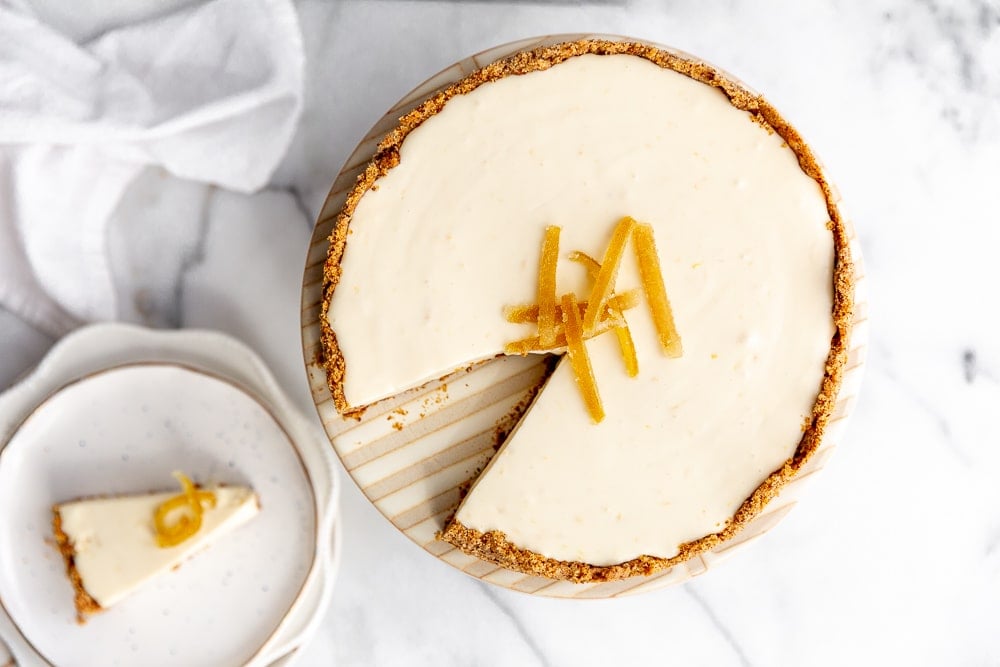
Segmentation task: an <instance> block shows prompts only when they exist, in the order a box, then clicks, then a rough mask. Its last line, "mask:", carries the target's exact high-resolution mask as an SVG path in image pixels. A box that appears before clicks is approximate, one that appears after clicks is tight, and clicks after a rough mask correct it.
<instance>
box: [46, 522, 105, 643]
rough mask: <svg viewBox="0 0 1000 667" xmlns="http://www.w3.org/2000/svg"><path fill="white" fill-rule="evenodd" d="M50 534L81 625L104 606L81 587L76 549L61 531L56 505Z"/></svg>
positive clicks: (102, 609) (81, 580) (81, 581)
mask: <svg viewBox="0 0 1000 667" xmlns="http://www.w3.org/2000/svg"><path fill="white" fill-rule="evenodd" d="M52 534H53V535H54V536H55V538H56V546H57V547H58V548H59V553H60V554H62V557H63V561H64V562H65V563H66V576H67V577H69V580H70V583H72V584H73V590H74V591H75V595H74V598H73V602H74V604H75V605H76V621H77V623H80V624H81V625H82V624H83V623H85V622H86V621H87V616H88V615H89V614H96V613H98V612H101V611H104V607H102V606H101V605H100V604H99V603H98V602H97V600H95V599H94V598H92V597H91V596H90V593H88V592H87V589H85V588H84V587H83V578H82V577H81V576H80V573H79V571H77V569H76V563H75V561H74V559H75V557H76V549H75V548H74V547H73V542H72V541H71V540H70V539H69V535H67V534H66V533H64V532H63V529H62V516H60V514H59V506H58V505H57V506H55V507H53V508H52Z"/></svg>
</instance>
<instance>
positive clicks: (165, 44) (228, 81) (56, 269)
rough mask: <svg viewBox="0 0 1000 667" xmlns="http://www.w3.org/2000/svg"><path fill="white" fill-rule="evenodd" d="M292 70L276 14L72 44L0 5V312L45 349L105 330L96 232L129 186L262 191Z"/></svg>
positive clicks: (189, 15) (256, 10)
mask: <svg viewBox="0 0 1000 667" xmlns="http://www.w3.org/2000/svg"><path fill="white" fill-rule="evenodd" d="M126 4H127V3H126ZM112 23H113V22H112ZM303 64H304V55H303V47H302V39H301V34H300V32H299V26H298V19H297V17H296V13H295V10H294V8H293V6H292V5H291V2H290V0H213V1H212V2H208V3H205V4H199V5H194V6H190V5H189V6H185V7H182V8H180V9H177V10H176V11H173V12H171V13H169V14H167V15H160V16H156V17H154V18H150V19H147V20H136V19H134V18H132V17H129V20H126V22H125V23H124V24H119V25H114V26H113V27H111V28H110V29H108V30H106V31H105V32H103V34H101V35H100V36H99V37H97V38H95V39H92V40H90V41H86V42H83V43H82V44H78V43H76V42H75V41H73V39H72V38H71V36H69V35H64V34H62V33H60V32H59V31H57V30H56V29H55V28H52V27H50V26H48V25H46V24H45V23H44V22H43V21H42V20H41V19H39V18H37V17H36V16H32V12H31V11H30V10H27V9H25V8H24V7H22V8H21V9H20V10H17V9H14V8H12V7H11V6H7V7H4V6H3V4H0V306H3V307H4V308H7V309H9V310H12V311H14V312H15V313H16V314H18V315H19V316H21V317H23V318H24V319H26V320H28V321H29V322H31V323H32V324H34V325H35V326H37V327H39V328H41V329H43V330H45V331H47V332H49V333H51V334H53V335H61V334H63V333H65V332H66V331H68V330H70V329H72V328H73V327H74V326H76V325H78V324H79V323H81V322H85V321H91V320H102V319H114V318H115V316H116V312H117V306H116V297H115V289H114V284H113V281H112V275H111V269H110V265H109V256H108V242H107V227H108V221H109V219H110V218H111V217H112V216H113V214H114V212H115V208H116V207H117V205H118V203H119V201H120V200H121V198H122V196H123V195H124V194H125V192H126V191H127V190H128V188H129V186H130V184H131V183H133V181H135V179H136V177H137V176H138V175H139V174H140V173H142V171H143V170H145V169H147V168H149V167H150V166H155V167H161V168H162V169H165V170H166V171H167V172H169V173H170V174H172V175H174V176H176V177H179V178H184V179H190V180H194V181H199V182H203V183H209V184H215V185H218V186H221V187H224V188H229V189H231V190H236V191H240V192H252V191H254V190H257V189H259V188H261V187H263V186H264V185H266V184H267V182H268V179H269V178H270V176H271V173H272V172H273V171H274V169H275V167H276V166H277V165H278V163H279V161H280V160H281V158H282V157H283V156H284V154H285V151H286V150H287V148H288V145H289V143H290V141H291V139H292V136H293V133H294V131H295V127H296V124H297V122H298V117H299V113H300V111H301V107H302V81H303ZM150 261H155V257H151V258H150Z"/></svg>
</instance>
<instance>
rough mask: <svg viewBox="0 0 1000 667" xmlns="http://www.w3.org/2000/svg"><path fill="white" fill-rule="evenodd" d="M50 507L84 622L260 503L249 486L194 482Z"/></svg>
mask: <svg viewBox="0 0 1000 667" xmlns="http://www.w3.org/2000/svg"><path fill="white" fill-rule="evenodd" d="M188 484H189V482H188ZM194 505H198V509H192V507H194ZM52 511H53V517H52V530H53V534H54V535H55V538H56V543H57V544H58V546H59V551H60V553H62V555H63V559H64V560H65V562H66V573H67V576H68V577H69V579H70V581H71V582H72V584H73V588H74V589H75V591H76V597H75V602H76V610H77V615H78V617H79V619H80V620H81V622H82V621H83V620H84V619H85V618H86V616H87V615H88V614H94V613H96V612H99V611H103V610H105V609H108V608H109V607H111V606H112V605H114V604H116V603H117V602H119V601H120V600H121V599H122V598H124V597H126V596H127V595H129V594H130V593H132V592H133V591H135V590H136V589H137V588H139V587H140V586H142V585H143V584H145V583H146V582H148V581H149V580H151V579H153V578H154V577H157V576H159V575H160V574H163V573H164V572H168V571H170V570H173V569H175V568H177V567H178V566H179V565H180V564H181V563H183V562H184V561H185V560H187V559H188V558H189V557H191V556H192V555H194V554H195V553H197V552H199V551H201V550H203V549H205V548H206V547H208V546H209V545H210V544H212V543H213V542H215V541H217V540H218V539H220V538H222V537H223V536H224V535H226V534H227V533H229V532H231V531H232V530H234V529H236V528H238V527H239V526H241V525H243V524H244V523H246V522H247V521H249V520H250V519H252V518H253V517H254V516H256V515H257V513H258V512H259V511H260V502H259V500H258V498H257V494H256V493H254V492H253V490H252V489H249V488H246V487H241V486H220V487H217V488H213V489H210V490H203V489H196V488H194V487H191V493H190V495H189V494H188V493H182V494H177V493H176V492H175V493H148V494H139V495H127V496H114V497H108V498H89V499H81V500H75V501H72V502H66V503H61V504H59V505H56V506H55V507H53V510H52Z"/></svg>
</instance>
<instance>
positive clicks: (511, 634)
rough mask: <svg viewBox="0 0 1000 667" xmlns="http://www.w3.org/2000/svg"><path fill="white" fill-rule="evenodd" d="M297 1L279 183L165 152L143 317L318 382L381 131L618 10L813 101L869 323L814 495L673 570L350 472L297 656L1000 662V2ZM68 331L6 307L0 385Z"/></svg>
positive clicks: (131, 218) (809, 104)
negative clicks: (327, 237)
mask: <svg viewBox="0 0 1000 667" xmlns="http://www.w3.org/2000/svg"><path fill="white" fill-rule="evenodd" d="M299 10H300V17H301V23H302V30H303V36H304V39H305V44H306V48H307V54H308V64H307V90H306V106H305V111H304V113H303V116H302V120H301V124H300V127H299V130H298V132H297V135H296V137H295V139H294V141H293V144H292V147H291V149H290V151H289V153H288V155H287V157H286V158H285V160H284V162H283V164H282V166H281V167H280V168H279V170H278V172H277V173H276V174H275V176H274V178H273V180H272V183H271V185H270V187H268V188H267V189H265V190H263V191H261V192H259V193H257V194H255V195H240V194H235V193H231V192H227V191H224V190H220V189H217V188H210V187H205V186H201V185H197V184H192V183H185V182H181V181H178V180H176V179H173V178H172V177H169V176H167V175H165V174H163V173H161V172H156V171H152V170H151V171H150V172H148V173H147V174H146V176H144V177H143V180H142V182H141V183H139V184H138V185H137V186H136V187H135V188H134V189H133V191H132V192H130V194H129V197H128V199H127V201H125V202H123V204H122V207H121V209H120V210H119V212H118V215H117V216H116V221H115V223H114V224H113V225H112V229H111V237H110V238H109V246H110V248H111V250H112V256H113V258H114V265H115V274H116V280H117V285H118V288H119V291H120V294H121V296H122V298H121V300H120V302H121V303H122V304H123V305H122V309H121V312H120V313H119V316H120V318H121V319H123V320H128V321H134V322H140V323H146V324H148V325H151V326H156V327H205V328H211V329H219V330H223V331H226V332H228V333H230V334H233V335H235V336H237V337H239V338H241V339H243V340H244V341H246V342H247V343H249V344H250V345H251V346H252V347H254V348H255V349H256V350H257V351H258V352H259V353H260V354H261V355H262V356H263V357H264V358H265V360H266V361H267V362H268V363H269V364H270V365H271V367H272V368H273V369H274V371H275V374H276V376H277V378H278V380H279V381H280V382H281V383H282V384H283V385H284V387H285V388H286V389H287V390H288V391H289V392H290V394H291V395H292V396H293V398H295V400H296V401H297V402H298V403H299V404H300V405H301V406H303V407H304V408H310V403H309V396H308V391H307V388H306V383H305V380H304V377H303V372H302V364H301V352H300V346H299V324H298V315H299V307H298V293H299V284H300V278H301V265H302V261H303V258H304V252H305V248H306V244H307V240H308V236H309V231H310V227H311V223H312V219H313V216H314V215H315V213H316V212H317V211H318V210H319V207H320V204H321V203H322V200H323V198H324V196H325V194H326V190H327V188H328V186H329V183H330V181H331V179H332V177H333V176H334V175H335V174H336V172H337V171H338V169H339V167H340V165H341V163H342V161H343V160H344V159H345V158H346V156H347V155H348V153H349V152H350V151H351V149H352V148H353V146H354V144H355V143H356V141H357V139H358V138H360V137H361V136H362V135H363V134H364V133H365V132H366V131H367V130H368V127H369V125H370V124H371V123H372V122H373V121H374V120H375V119H377V118H378V117H379V116H381V114H382V113H383V112H384V110H385V109H386V108H388V107H389V106H390V105H391V104H392V103H394V102H395V101H396V100H397V99H398V98H399V97H400V96H401V95H403V94H404V93H405V92H407V91H408V90H409V89H410V88H411V87H413V86H414V85H415V84H417V83H418V82H420V81H421V80H423V79H424V78H426V77H427V76H429V75H430V74H432V73H434V72H436V71H437V70H439V69H441V68H443V67H445V66H447V65H448V64H450V63H451V62H453V61H455V60H457V59H459V58H460V57H462V56H464V55H467V54H468V53H471V52H475V51H478V50H480V49H482V48H485V47H487V46H490V45H493V44H496V43H500V42H505V41H509V40H512V39H516V38H520V37H524V36H528V35H532V34H540V33H553V32H586V31H600V32H610V33H623V34H633V35H636V36H640V37H644V38H648V39H652V40H655V41H659V42H663V43H667V44H671V45H674V46H677V47H679V48H682V49H684V50H687V51H691V52H693V53H697V54H699V55H701V56H703V57H705V58H706V59H708V60H709V61H712V62H715V63H716V64H718V65H720V66H722V67H724V68H726V69H728V70H730V71H731V72H734V73H736V74H737V75H738V76H740V77H741V78H743V79H744V80H745V81H747V82H748V83H750V84H751V85H753V86H754V87H756V88H758V89H759V90H762V91H764V92H765V93H766V94H767V95H768V96H769V98H770V99H771V101H772V102H774V103H775V105H776V106H777V107H778V108H779V109H781V110H782V112H783V113H784V114H785V115H786V116H787V117H788V118H790V119H791V120H792V121H793V122H794V123H795V124H796V125H797V126H798V128H799V129H800V130H801V131H802V133H803V134H804V135H805V136H806V138H807V139H808V140H809V141H810V142H811V143H812V145H813V147H814V148H815V150H816V151H817V152H818V153H819V155H820V156H821V157H822V158H823V160H824V162H825V163H826V165H827V167H828V169H829V172H830V174H831V175H832V176H833V178H834V179H835V180H836V182H837V183H838V185H839V187H840V189H841V192H842V194H843V196H844V198H845V200H846V202H847V205H848V210H849V211H850V212H851V214H852V217H853V218H854V220H855V223H856V226H857V228H858V232H859V234H860V237H861V239H862V244H863V247H864V250H865V253H866V262H867V273H868V277H869V283H870V291H871V292H870V301H871V312H872V329H871V331H872V345H871V350H870V356H869V362H868V374H867V378H866V384H865V387H864V389H863V391H862V400H861V402H860V404H859V406H858V408H857V410H856V412H855V415H854V419H853V423H852V426H851V428H850V429H849V434H848V437H847V438H846V441H845V442H844V443H843V444H842V446H841V447H840V449H839V450H838V452H837V454H836V455H835V457H834V458H833V460H832V461H831V463H829V464H828V465H827V467H826V469H825V471H824V472H823V473H822V474H821V475H818V476H817V477H816V478H815V481H814V482H813V484H812V485H811V489H810V492H809V493H808V494H807V496H806V498H805V500H804V501H803V502H801V503H800V504H799V506H798V507H797V508H796V510H795V511H794V512H792V513H791V514H790V515H789V516H788V517H787V518H786V519H785V520H784V521H783V522H782V523H781V524H780V525H779V526H778V527H777V528H776V529H775V530H773V531H772V532H771V533H769V534H768V535H767V536H765V537H764V538H762V539H761V540H760V541H759V542H757V543H756V544H754V545H753V546H752V547H750V548H749V549H747V550H746V551H744V552H743V553H741V554H739V555H738V556H737V557H735V558H734V559H732V560H731V561H729V562H727V563H726V564H724V565H722V566H721V567H719V568H718V569H716V570H713V571H712V572H711V573H709V574H708V575H707V576H705V577H702V578H700V579H698V580H696V581H694V582H692V583H689V584H686V585H684V586H681V587H677V588H674V589H669V590H665V591H660V592H657V593H652V594H648V595H645V596H639V597H635V598H630V599H622V600H615V601H593V602H572V601H556V600H546V599H534V598H532V597H530V596H527V595H522V594H517V593H512V592H508V591H506V590H500V589H497V588H493V587H489V586H487V585H483V584H481V583H480V582H478V581H474V580H473V579H471V578H468V577H464V576H462V575H460V574H459V573H457V572H455V571H454V570H453V569H452V568H451V567H449V566H448V565H445V564H444V563H441V562H438V561H437V560H435V559H434V558H432V557H431V556H429V555H428V554H426V553H425V552H423V551H422V550H421V549H419V548H418V547H416V546H415V545H413V544H411V543H410V542H409V541H408V540H407V539H406V538H404V537H403V536H402V535H401V534H399V533H398V532H396V531H395V529H394V528H392V526H391V525H390V524H389V523H388V522H387V521H385V520H384V519H383V518H382V517H381V515H379V514H378V513H377V512H376V511H375V510H374V509H373V507H372V506H371V505H370V504H369V503H368V502H367V501H366V500H365V499H364V498H363V496H361V494H360V492H358V491H357V489H356V488H355V487H354V486H353V485H351V484H345V485H344V498H343V509H344V530H345V531H346V540H345V549H344V563H343V567H342V570H341V576H340V581H339V583H338V588H337V591H336V594H335V600H334V603H333V605H332V607H331V609H330V610H329V612H328V613H327V615H326V618H325V619H324V621H323V624H322V626H321V628H320V631H319V633H318V634H317V636H316V637H315V639H314V640H313V641H312V643H311V644H310V645H309V646H308V647H307V648H306V649H304V650H303V652H302V655H301V656H300V660H299V663H298V664H301V665H304V666H312V665H317V666H318V665H329V664H337V665H399V664H409V665H467V664H477V665H589V664H597V665H600V664H639V663H652V664H663V663H667V662H669V663H670V664H684V665H805V664H808V665H842V664H886V663H888V664H907V665H942V664H949V665H995V664H1000V484H998V481H997V480H998V477H1000V427H998V426H997V421H996V417H995V413H996V411H997V408H998V406H1000V337H998V336H997V333H998V331H1000V313H998V311H997V308H996V306H995V303H996V297H995V295H994V288H995V286H997V285H1000V262H998V261H997V260H996V257H995V255H996V253H997V249H998V248H1000V224H998V220H997V214H996V207H995V203H994V202H995V197H996V192H997V187H998V186H997V185H996V182H997V178H998V177H1000V68H997V67H996V64H997V63H998V62H1000V5H997V4H996V3H995V2H983V1H980V2H975V1H969V2H962V3H958V2H956V3H944V2H940V3H939V2H936V1H934V0H919V1H910V0H877V1H874V2H867V3H848V2H843V1H838V0H824V1H822V2H815V3H791V2H788V3H773V2H767V3H753V4H752V5H751V4H750V3H745V4H740V3H735V2H728V3H712V4H707V3H659V2H635V3H625V2H621V3H617V2H611V3H602V2H578V3H570V2H565V3H559V2H550V3H532V2H518V3H511V4H502V3H492V2H461V3H459V2H454V3H453V2H420V1H414V0H405V1H398V2H389V1H383V2H362V1H353V0H344V1H341V2H307V1H304V2H301V3H300V4H299ZM154 260H155V261H154ZM52 343H53V340H52V339H51V338H48V337H46V336H45V335H43V334H42V333H40V332H37V331H35V330H33V329H31V327H29V326H28V325H26V324H24V323H23V322H20V321H18V320H17V319H16V318H14V317H13V316H11V315H10V314H8V313H2V312H0V388H4V387H7V386H9V385H10V384H11V383H12V382H14V381H15V379H16V378H17V377H18V376H19V375H20V374H21V373H22V372H24V371H25V370H26V369H28V368H30V366H31V365H32V364H33V363H35V362H36V361H37V360H38V359H39V358H40V357H41V355H43V354H44V353H45V351H46V349H47V348H48V347H49V346H50V345H51V344H52ZM0 655H2V654H0ZM0 664H2V657H0Z"/></svg>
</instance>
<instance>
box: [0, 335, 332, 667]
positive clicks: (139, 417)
mask: <svg viewBox="0 0 1000 667" xmlns="http://www.w3.org/2000/svg"><path fill="white" fill-rule="evenodd" d="M154 350H155V352H153V351H154ZM151 353H152V354H151ZM109 357H110V358H109ZM128 357H130V358H128ZM206 359H211V360H212V361H211V362H210V363H209V364H206V363H204V362H205V361H206ZM227 362H228V364H227ZM109 366H110V367H109ZM317 436H318V434H317V432H316V430H315V428H314V427H312V426H311V425H310V424H308V423H307V422H305V420H304V418H303V417H302V416H301V415H299V414H298V413H296V412H295V411H294V409H292V408H291V406H289V405H288V404H287V399H285V398H284V397H283V396H282V395H281V394H280V391H279V390H278V389H277V387H276V385H274V382H273V380H272V379H271V378H270V375H269V373H268V372H267V371H266V369H265V368H264V367H263V365H262V364H261V362H260V361H259V360H258V359H257V358H256V357H255V356H254V355H253V354H252V353H250V352H249V350H247V349H246V348H244V347H243V346H242V345H241V344H239V343H236V342H235V341H232V340H231V339H228V338H227V337H225V336H222V335H219V334H208V333H202V332H193V333H190V332H184V333H157V332H150V331H146V330H141V329H138V328H135V327H127V326H123V325H101V326H99V327H95V328H93V329H90V330H84V331H82V332H80V333H77V334H74V335H73V336H71V337H70V338H68V339H67V340H66V341H65V342H63V343H61V344H60V345H59V346H57V348H56V349H55V350H54V351H53V352H52V353H50V355H49V357H48V358H46V360H44V361H43V362H42V364H41V365H40V367H39V369H37V370H36V371H35V373H33V374H32V375H31V376H30V377H29V378H28V379H27V380H25V382H23V383H22V384H21V385H18V386H17V387H15V388H14V389H12V390H11V391H10V392H8V394H6V395H4V396H3V397H0V443H5V445H4V446H3V449H0V605H2V607H3V610H4V611H5V612H6V614H8V615H9V616H8V617H6V618H2V619H0V635H2V636H3V637H4V638H5V639H6V640H7V641H8V642H10V644H11V648H12V649H13V651H14V653H15V655H16V656H17V658H18V660H19V662H20V664H22V665H29V664H36V663H37V664H46V663H48V664H57V665H72V664H80V663H81V662H85V663H87V664H107V665H158V664H164V665H165V664H183V665H222V664H231V665H241V664H247V665H265V664H270V663H272V662H274V661H275V660H278V659H280V658H282V657H284V656H286V655H289V654H290V653H292V652H294V651H295V649H296V648H297V647H298V646H299V645H301V642H302V641H303V640H304V639H305V637H306V635H307V634H308V633H309V632H310V631H311V630H312V629H313V627H314V622H315V620H316V619H317V617H318V615H319V613H320V612H321V610H322V608H323V607H324V606H325V604H326V602H327V601H328V598H329V594H330V592H331V590H332V589H331V586H332V582H333V575H334V571H335V568H336V558H337V552H338V545H339V537H338V536H339V531H337V530H335V526H334V518H335V516H336V507H335V483H334V478H333V476H332V471H331V469H330V461H329V457H328V456H327V455H326V453H325V445H322V444H320V443H318V442H317ZM176 468H179V469H183V470H185V471H186V472H188V473H189V474H191V475H193V476H194V477H195V478H196V479H199V480H211V481H217V482H224V483H226V482H228V483H246V484H249V485H250V486H252V487H253V488H254V489H256V490H257V491H258V493H259V494H260V497H261V503H262V510H261V513H260V515H259V516H258V517H256V518H255V519H254V520H253V521H251V522H250V523H248V524H247V525H245V526H243V527H241V528H240V529H238V530H237V531H235V532H234V533H233V534H232V535H229V536H227V537H226V538H225V539H224V540H221V541H220V542H218V543H217V544H215V545H213V546H212V547H210V548H209V549H208V550H206V551H205V552H204V553H201V554H197V555H196V556H195V557H193V558H192V559H190V560H189V561H187V562H185V563H184V564H183V565H182V566H181V567H180V568H179V569H178V570H177V571H176V572H172V573H169V574H167V575H164V576H162V577H159V578H157V579H156V580H154V581H152V582H150V583H149V584H148V585H147V586H145V587H143V588H142V589H140V590H139V591H137V592H136V593H134V594H133V595H132V596H130V597H129V598H126V599H125V600H123V601H122V602H121V603H119V604H118V605H116V606H115V607H113V608H112V609H110V610H108V611H107V612H104V613H102V614H99V615H96V616H93V617H92V618H91V619H90V620H89V621H88V622H87V624H86V625H83V626H80V625H77V624H76V623H75V622H74V609H73V604H72V596H73V593H72V587H71V586H70V584H69V582H68V580H67V579H66V577H65V573H64V570H63V567H62V562H61V558H60V556H59V555H58V553H57V552H56V551H55V549H54V548H53V547H52V545H51V542H50V540H51V537H50V529H49V525H50V518H51V513H50V507H51V505H52V504H53V503H55V502H58V501H62V500H67V499H71V498H75V497H79V496H87V495H94V494H102V493H129V492H142V491H147V490H152V489H160V488H166V487H168V486H169V485H170V483H171V480H170V478H169V473H170V471H171V470H173V469H176ZM331 538H332V539H333V540H334V542H333V543H331ZM81 658H83V659H81Z"/></svg>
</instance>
